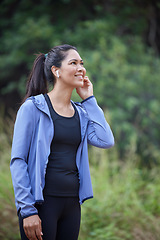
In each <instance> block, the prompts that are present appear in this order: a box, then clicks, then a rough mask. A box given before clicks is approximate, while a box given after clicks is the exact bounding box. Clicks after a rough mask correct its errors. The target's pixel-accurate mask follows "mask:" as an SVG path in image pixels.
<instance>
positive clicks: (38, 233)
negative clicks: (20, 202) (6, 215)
mask: <svg viewBox="0 0 160 240" xmlns="http://www.w3.org/2000/svg"><path fill="white" fill-rule="evenodd" d="M23 228H24V232H25V234H26V236H27V238H28V239H29V240H37V239H38V240H43V239H42V235H43V233H42V226H41V219H40V218H39V216H38V215H33V216H30V217H27V218H24V219H23Z"/></svg>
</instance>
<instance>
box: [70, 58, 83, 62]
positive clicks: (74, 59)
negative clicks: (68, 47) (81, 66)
mask: <svg viewBox="0 0 160 240" xmlns="http://www.w3.org/2000/svg"><path fill="white" fill-rule="evenodd" d="M72 61H76V62H78V60H77V59H75V58H73V59H70V60H69V62H72ZM80 62H83V60H82V59H81V60H80Z"/></svg>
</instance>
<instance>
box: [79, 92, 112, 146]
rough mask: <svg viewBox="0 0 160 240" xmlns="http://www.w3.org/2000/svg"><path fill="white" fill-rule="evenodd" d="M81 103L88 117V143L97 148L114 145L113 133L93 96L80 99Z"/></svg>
mask: <svg viewBox="0 0 160 240" xmlns="http://www.w3.org/2000/svg"><path fill="white" fill-rule="evenodd" d="M82 105H83V107H84V108H85V110H86V112H87V114H88V118H89V122H88V128H87V137H88V144H90V145H93V146H96V147H99V148H110V147H112V146H113V145H114V137H113V133H112V131H111V129H110V126H109V124H108V123H107V121H106V119H105V117H104V113H103V111H102V109H101V108H100V107H99V106H98V104H97V101H96V99H95V97H94V96H91V97H89V98H87V99H85V100H84V101H82Z"/></svg>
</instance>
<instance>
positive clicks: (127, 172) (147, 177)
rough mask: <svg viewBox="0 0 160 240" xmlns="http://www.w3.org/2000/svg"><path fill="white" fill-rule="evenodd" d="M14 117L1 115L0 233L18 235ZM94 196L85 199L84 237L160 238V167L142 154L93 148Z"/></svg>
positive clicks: (10, 238)
mask: <svg viewBox="0 0 160 240" xmlns="http://www.w3.org/2000/svg"><path fill="white" fill-rule="evenodd" d="M12 128H13V123H10V122H9V123H7V122H6V121H5V122H4V121H2V119H1V120H0V164H1V168H0V239H3V240H18V239H20V237H19V230H18V219H17V216H16V209H15V205H14V195H13V188H12V182H11V175H10V170H9V162H10V151H11V136H10V135H11V134H10V133H11V131H12V130H11V129H12ZM89 155H90V170H91V176H92V183H93V190H94V198H93V199H91V200H88V201H86V202H85V203H84V204H83V205H82V222H81V230H80V236H79V240H91V239H92V240H94V239H95V240H159V238H160V237H159V236H160V217H159V216H160V205H159V202H160V182H159V171H160V167H159V166H157V167H154V168H152V169H150V170H149V169H145V168H144V169H143V168H141V169H139V168H138V167H137V163H136V156H135V157H133V156H130V157H129V158H128V159H129V160H128V161H124V162H119V161H118V158H117V153H116V147H115V148H113V149H110V150H102V149H98V148H89Z"/></svg>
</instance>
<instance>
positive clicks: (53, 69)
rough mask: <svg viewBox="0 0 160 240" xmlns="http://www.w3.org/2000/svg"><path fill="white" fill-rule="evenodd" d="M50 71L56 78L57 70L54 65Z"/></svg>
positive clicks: (57, 75)
mask: <svg viewBox="0 0 160 240" xmlns="http://www.w3.org/2000/svg"><path fill="white" fill-rule="evenodd" d="M51 71H52V73H53V75H54V76H55V77H56V78H59V71H58V69H57V68H56V67H55V66H52V67H51Z"/></svg>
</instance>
